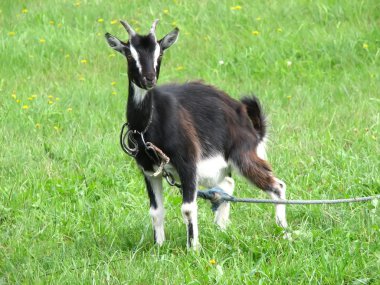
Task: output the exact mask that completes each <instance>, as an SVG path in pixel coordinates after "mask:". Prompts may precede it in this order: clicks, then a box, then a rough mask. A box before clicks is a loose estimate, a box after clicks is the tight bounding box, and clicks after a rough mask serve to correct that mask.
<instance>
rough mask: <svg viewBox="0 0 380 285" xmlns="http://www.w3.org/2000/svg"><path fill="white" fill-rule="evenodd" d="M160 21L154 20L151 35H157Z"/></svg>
mask: <svg viewBox="0 0 380 285" xmlns="http://www.w3.org/2000/svg"><path fill="white" fill-rule="evenodd" d="M158 21H159V19H156V20H154V22H153V24H152V27H151V28H150V32H149V33H150V34H152V35H154V34H155V33H156V26H157V24H158Z"/></svg>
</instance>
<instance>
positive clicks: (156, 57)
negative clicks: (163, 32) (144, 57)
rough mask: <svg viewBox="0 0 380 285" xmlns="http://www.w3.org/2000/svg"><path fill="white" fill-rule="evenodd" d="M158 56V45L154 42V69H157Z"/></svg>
mask: <svg viewBox="0 0 380 285" xmlns="http://www.w3.org/2000/svg"><path fill="white" fill-rule="evenodd" d="M159 56H160V45H159V44H158V43H156V48H155V50H154V59H153V60H154V61H153V62H154V71H157V65H158V57H159Z"/></svg>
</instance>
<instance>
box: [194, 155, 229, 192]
mask: <svg viewBox="0 0 380 285" xmlns="http://www.w3.org/2000/svg"><path fill="white" fill-rule="evenodd" d="M227 171H228V163H227V162H226V161H225V160H224V157H223V156H222V155H216V156H212V157H208V158H205V159H202V160H200V161H199V162H198V163H197V178H198V184H199V185H202V186H205V187H214V186H216V185H218V184H219V183H220V182H221V181H222V180H223V179H224V177H226V175H227Z"/></svg>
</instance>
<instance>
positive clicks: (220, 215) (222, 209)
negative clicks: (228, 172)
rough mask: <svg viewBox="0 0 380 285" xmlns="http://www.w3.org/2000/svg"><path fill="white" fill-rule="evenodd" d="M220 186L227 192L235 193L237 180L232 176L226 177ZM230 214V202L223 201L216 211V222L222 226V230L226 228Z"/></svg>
mask: <svg viewBox="0 0 380 285" xmlns="http://www.w3.org/2000/svg"><path fill="white" fill-rule="evenodd" d="M218 187H219V188H220V189H222V190H223V191H224V192H226V193H227V194H229V195H232V194H233V193H234V187H235V181H234V180H233V179H232V178H231V177H225V178H224V180H223V181H222V182H221V183H220V184H219V185H218ZM229 216H230V203H229V202H223V203H222V204H221V205H220V206H219V207H218V209H217V210H216V212H215V219H214V222H215V223H216V224H217V225H218V226H219V227H220V229H221V230H225V229H226V228H227V226H228V224H229Z"/></svg>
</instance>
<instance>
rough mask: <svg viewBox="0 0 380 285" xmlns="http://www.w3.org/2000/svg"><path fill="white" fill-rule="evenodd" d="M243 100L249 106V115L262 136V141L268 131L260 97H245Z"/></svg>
mask: <svg viewBox="0 0 380 285" xmlns="http://www.w3.org/2000/svg"><path fill="white" fill-rule="evenodd" d="M241 102H242V103H243V104H244V105H245V106H246V107H247V113H248V116H249V118H250V119H251V121H252V124H253V127H254V128H255V130H256V131H257V132H258V134H259V136H260V141H262V140H264V138H265V136H266V133H267V120H266V116H265V114H264V112H263V109H262V107H261V104H260V101H259V99H258V98H257V97H255V96H251V97H244V98H242V99H241Z"/></svg>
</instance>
